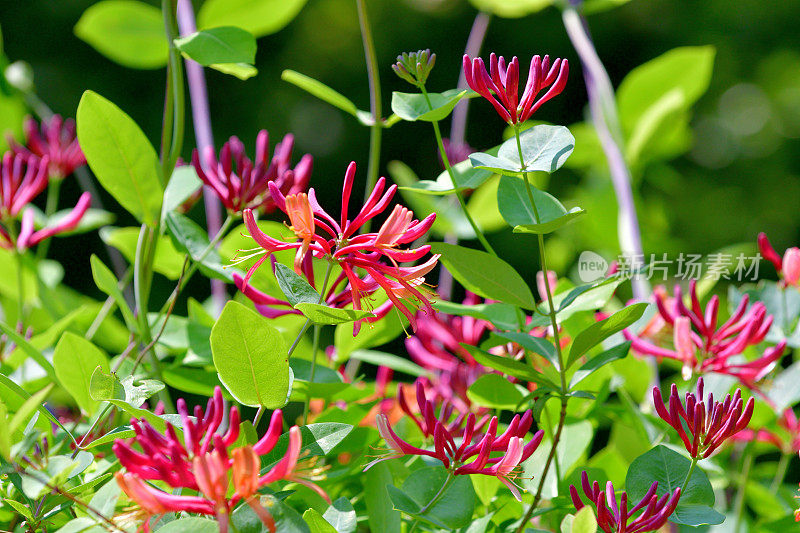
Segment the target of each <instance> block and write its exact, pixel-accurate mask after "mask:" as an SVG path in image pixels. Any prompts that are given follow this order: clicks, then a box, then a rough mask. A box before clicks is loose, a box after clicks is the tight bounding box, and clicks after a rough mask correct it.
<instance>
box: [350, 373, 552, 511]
mask: <svg viewBox="0 0 800 533" xmlns="http://www.w3.org/2000/svg"><path fill="white" fill-rule="evenodd" d="M400 394H402V389H401V393H400ZM399 399H401V402H400V405H401V407H403V410H404V411H406V413H407V414H408V416H410V417H411V419H412V420H413V421H414V423H415V424H416V425H417V426H418V427H419V428H420V430H421V431H422V433H423V435H424V436H425V437H426V438H432V439H433V449H432V450H430V449H423V448H418V447H416V446H412V445H411V444H409V443H407V442H406V441H404V440H403V439H401V438H400V437H399V436H398V435H397V434H396V433H395V432H394V430H393V429H392V427H391V425H390V424H389V421H388V419H387V417H386V416H385V415H382V414H381V415H378V416H377V417H376V422H377V426H378V432H379V433H380V435H381V437H383V439H384V440H385V441H386V444H387V445H388V446H389V449H390V452H389V454H387V455H384V456H382V457H379V458H377V459H375V460H373V461H372V462H370V463H369V464H368V465H367V466H366V467H365V468H364V470H365V471H366V470H368V469H369V468H371V467H372V466H373V465H375V464H376V463H379V462H381V461H385V460H387V459H392V458H397V457H403V456H405V455H424V456H427V457H431V458H433V459H437V460H439V461H441V462H442V465H444V467H445V468H447V469H448V470H450V472H451V473H452V474H453V475H470V474H481V475H486V476H494V477H496V478H497V479H499V480H500V481H501V482H502V483H503V484H505V485H506V486H507V487H508V488H509V490H511V492H512V493H513V494H514V496H515V497H516V498H517V499H518V500H520V494H519V487H517V485H516V484H515V479H516V478H517V477H518V475H519V473H520V471H521V468H520V466H519V465H520V463H522V462H523V461H525V460H526V459H528V457H530V456H531V454H533V452H534V451H536V448H537V447H538V446H539V444H540V443H541V441H542V437H543V436H544V431H542V430H539V431H537V432H536V433H535V434H534V435H533V437H532V438H531V439H530V440H529V441H528V443H527V444H525V443H524V438H525V436H526V435H527V433H528V430H529V429H530V427H531V425H532V424H533V414H532V413H531V411H530V410H528V411H526V412H525V413H524V414H523V415H522V416H520V415H514V418H513V419H512V420H511V422H510V423H509V425H508V428H507V429H506V430H505V431H504V432H503V433H502V434H501V435H499V436H498V435H497V425H498V420H497V417H496V416H493V417H492V418H491V419H490V420H488V423H487V421H486V419H484V420H482V421H478V420H477V419H476V416H475V414H474V413H469V414H468V415H466V416H465V413H460V414H458V416H456V417H455V419H453V415H454V414H455V413H454V410H453V407H452V405H447V404H443V405H442V406H441V408H440V409H439V414H438V416H437V415H436V413H435V405H434V402H432V401H430V400H428V399H427V398H426V397H425V391H424V390H423V388H422V386H421V385H420V384H419V383H418V384H417V403H418V405H419V408H420V411H419V416H417V415H416V414H414V413H412V412H411V410H410V409H408V407H407V404H406V402H405V399H404V398H401V397H399ZM404 404H406V405H404ZM451 419H452V420H451ZM484 427H486V431H485V432H483V433H482V434H481V432H482V431H483V428H484ZM456 438H460V439H461V443H460V444H457V443H456V440H455V439H456ZM496 453H500V455H493V454H496Z"/></svg>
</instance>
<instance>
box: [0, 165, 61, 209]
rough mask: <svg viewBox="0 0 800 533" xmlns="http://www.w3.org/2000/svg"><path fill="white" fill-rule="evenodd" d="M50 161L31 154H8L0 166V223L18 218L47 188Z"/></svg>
mask: <svg viewBox="0 0 800 533" xmlns="http://www.w3.org/2000/svg"><path fill="white" fill-rule="evenodd" d="M49 162H50V160H49V159H48V158H47V157H46V156H45V157H44V158H42V159H39V158H38V157H37V156H35V155H31V154H17V155H15V154H14V153H12V152H6V153H5V154H3V161H2V164H0V221H2V222H3V223H4V224H7V223H8V221H9V220H11V219H13V218H16V217H17V215H19V213H20V212H21V211H22V209H23V208H24V207H25V206H27V205H28V204H29V203H30V202H31V200H33V199H34V198H36V196H38V195H39V193H40V192H42V191H43V190H44V189H45V187H47V167H48V165H49Z"/></svg>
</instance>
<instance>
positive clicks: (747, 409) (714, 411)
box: [653, 378, 754, 459]
mask: <svg viewBox="0 0 800 533" xmlns="http://www.w3.org/2000/svg"><path fill="white" fill-rule="evenodd" d="M653 405H654V406H655V408H656V413H658V416H660V417H661V418H662V419H663V420H664V421H665V422H667V423H668V424H669V425H670V426H672V427H673V428H674V429H675V431H677V432H678V436H679V437H680V438H681V440H682V441H683V445H684V446H685V447H686V451H687V452H689V455H690V456H691V457H692V458H695V459H705V458H706V457H709V456H710V455H711V454H712V453H714V451H715V450H716V449H717V448H719V447H720V446H721V445H722V443H723V442H725V441H726V440H728V439H730V438H732V437H733V436H734V435H735V434H737V433H739V432H740V431H742V430H743V429H745V428H746V427H747V424H749V423H750V418H751V417H752V416H753V406H754V400H753V398H750V399H749V400H747V403H746V404H745V403H744V402H743V401H742V391H741V389H736V392H735V393H734V394H733V397H731V395H730V394H728V395H726V396H725V399H724V400H723V401H721V402H715V401H714V394H713V393H709V394H708V397H707V398H706V400H705V401H704V400H703V378H698V380H697V393H692V392H687V393H686V397H685V402H684V403H681V399H680V396H679V395H678V387H676V386H675V384H674V383H673V384H672V388H671V390H670V395H669V408H667V407H666V406H665V405H664V400H663V399H662V398H661V390H660V389H659V388H658V387H653ZM681 420H683V422H685V425H686V429H684V423H683V422H681ZM687 430H688V434H687ZM690 435H691V438H690V437H689V436H690Z"/></svg>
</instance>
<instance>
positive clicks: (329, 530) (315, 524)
mask: <svg viewBox="0 0 800 533" xmlns="http://www.w3.org/2000/svg"><path fill="white" fill-rule="evenodd" d="M303 520H305V521H306V524H308V527H309V529H311V533H336V528H335V527H333V526H332V525H330V524H329V523H328V522H327V521H326V520H325V518H323V516H322V515H321V514H319V512H318V511H315V510H314V509H307V510H306V512H305V513H303Z"/></svg>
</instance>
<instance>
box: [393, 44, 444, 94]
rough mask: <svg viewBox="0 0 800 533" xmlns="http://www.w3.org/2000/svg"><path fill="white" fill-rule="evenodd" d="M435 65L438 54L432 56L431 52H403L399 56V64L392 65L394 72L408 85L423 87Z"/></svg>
mask: <svg viewBox="0 0 800 533" xmlns="http://www.w3.org/2000/svg"><path fill="white" fill-rule="evenodd" d="M435 63H436V54H431V51H430V50H418V51H416V52H403V53H402V54H400V55H399V56H397V63H395V64H394V65H392V70H394V73H395V74H397V75H398V76H399V77H400V78H402V79H404V80H405V81H407V82H408V83H410V84H412V85H417V86H422V85H425V82H426V81H427V80H428V75H429V74H430V73H431V70H433V65H434V64H435Z"/></svg>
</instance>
